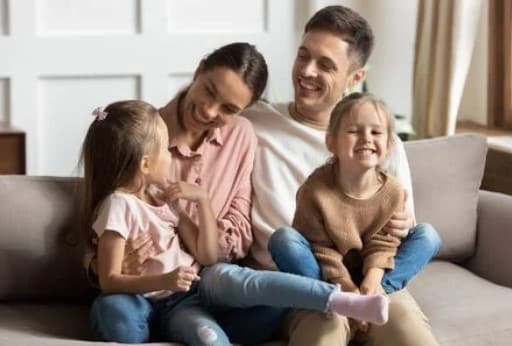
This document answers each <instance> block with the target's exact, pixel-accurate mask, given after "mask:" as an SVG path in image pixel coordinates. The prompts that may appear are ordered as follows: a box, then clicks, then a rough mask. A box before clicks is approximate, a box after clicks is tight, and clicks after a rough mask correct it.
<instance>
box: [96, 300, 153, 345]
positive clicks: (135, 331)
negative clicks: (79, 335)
mask: <svg viewBox="0 0 512 346" xmlns="http://www.w3.org/2000/svg"><path fill="white" fill-rule="evenodd" d="M150 312H151V311H150V303H149V302H147V301H146V300H145V298H144V297H142V296H138V295H127V294H126V295H125V294H112V295H101V296H99V297H98V298H96V299H95V300H94V302H93V304H92V307H91V312H90V323H91V327H92V331H93V333H94V335H95V337H96V338H97V339H99V340H103V341H111V342H120V343H144V342H148V341H149V337H150V335H149V334H150V333H149V323H148V317H149V314H150Z"/></svg>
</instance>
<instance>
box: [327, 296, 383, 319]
mask: <svg viewBox="0 0 512 346" xmlns="http://www.w3.org/2000/svg"><path fill="white" fill-rule="evenodd" d="M328 308H329V309H330V310H332V311H334V312H336V313H338V314H340V315H343V316H347V317H350V318H354V319H356V320H360V321H368V322H370V323H373V324H376V325H382V324H384V323H386V322H387V321H388V309H389V300H388V297H386V296H384V295H361V294H357V293H351V292H339V291H337V292H334V293H332V295H331V298H330V301H329V306H328Z"/></svg>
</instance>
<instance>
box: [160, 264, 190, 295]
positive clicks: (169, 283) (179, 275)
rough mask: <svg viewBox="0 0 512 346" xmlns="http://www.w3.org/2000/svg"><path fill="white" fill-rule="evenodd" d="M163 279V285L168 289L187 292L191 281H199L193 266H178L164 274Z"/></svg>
mask: <svg viewBox="0 0 512 346" xmlns="http://www.w3.org/2000/svg"><path fill="white" fill-rule="evenodd" d="M164 280H165V282H164V284H165V287H167V288H168V289H169V290H171V291H174V292H187V291H188V290H190V286H191V285H192V282H194V281H199V276H198V275H197V271H196V270H195V269H194V268H192V267H184V266H179V267H178V268H176V269H174V270H173V271H172V272H170V273H167V274H165V276H164Z"/></svg>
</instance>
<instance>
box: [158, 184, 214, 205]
mask: <svg viewBox="0 0 512 346" xmlns="http://www.w3.org/2000/svg"><path fill="white" fill-rule="evenodd" d="M164 193H165V196H166V199H167V200H168V201H169V202H174V201H176V200H178V199H185V200H187V201H192V202H199V201H201V200H205V199H207V198H208V194H207V193H206V190H204V189H203V188H202V187H200V186H197V185H193V184H189V183H186V182H184V181H178V182H174V183H171V182H169V185H168V186H167V187H166V188H165V192H164Z"/></svg>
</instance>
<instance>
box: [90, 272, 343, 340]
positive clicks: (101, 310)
mask: <svg viewBox="0 0 512 346" xmlns="http://www.w3.org/2000/svg"><path fill="white" fill-rule="evenodd" d="M200 276H201V280H200V281H199V284H197V285H195V286H193V288H192V289H191V290H190V291H189V292H185V293H175V294H173V295H171V296H170V297H168V298H165V299H159V300H156V301H149V300H147V299H146V298H144V297H143V296H142V295H129V294H111V295H101V296H99V297H97V298H96V300H95V301H94V303H93V306H92V308H91V326H92V329H93V332H94V334H95V335H96V337H97V338H98V339H100V340H105V341H117V342H123V343H142V342H147V341H149V340H150V335H151V334H153V335H159V339H162V340H165V341H173V342H180V343H184V344H187V345H205V346H206V345H230V339H231V341H232V342H237V343H244V344H247V345H250V344H257V343H260V342H264V341H268V340H269V339H270V338H271V337H272V336H273V335H274V333H275V332H276V330H277V329H278V328H279V325H280V323H281V320H282V318H283V317H284V314H285V313H286V308H289V307H295V308H302V309H312V310H318V311H326V310H327V308H328V301H329V297H330V295H331V294H332V293H333V292H334V291H335V290H337V288H336V286H335V285H332V284H328V283H326V282H323V281H319V280H313V279H310V278H306V277H302V276H298V275H292V274H287V273H280V272H273V271H259V270H253V269H250V268H244V267H240V266H237V265H234V264H227V263H219V264H216V265H214V266H212V267H209V268H205V269H203V270H202V271H201V273H200ZM246 308H247V309H246ZM223 327H224V328H226V331H225V330H224V329H223ZM246 333H247V334H246Z"/></svg>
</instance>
